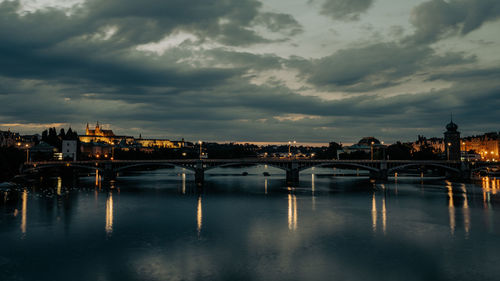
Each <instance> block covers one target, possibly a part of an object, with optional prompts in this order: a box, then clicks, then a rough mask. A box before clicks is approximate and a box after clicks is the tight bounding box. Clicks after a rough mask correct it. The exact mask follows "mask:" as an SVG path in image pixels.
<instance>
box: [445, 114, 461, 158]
mask: <svg viewBox="0 0 500 281" xmlns="http://www.w3.org/2000/svg"><path fill="white" fill-rule="evenodd" d="M457 129H458V125H457V124H455V123H453V118H452V119H451V121H450V123H448V125H446V132H444V146H445V152H446V159H447V160H451V161H459V160H460V132H459V131H457Z"/></svg>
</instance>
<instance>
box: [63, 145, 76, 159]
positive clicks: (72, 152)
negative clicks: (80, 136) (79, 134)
mask: <svg viewBox="0 0 500 281" xmlns="http://www.w3.org/2000/svg"><path fill="white" fill-rule="evenodd" d="M61 152H62V154H63V155H62V157H63V159H67V158H71V159H73V161H76V154H77V141H76V140H63V141H62V147H61Z"/></svg>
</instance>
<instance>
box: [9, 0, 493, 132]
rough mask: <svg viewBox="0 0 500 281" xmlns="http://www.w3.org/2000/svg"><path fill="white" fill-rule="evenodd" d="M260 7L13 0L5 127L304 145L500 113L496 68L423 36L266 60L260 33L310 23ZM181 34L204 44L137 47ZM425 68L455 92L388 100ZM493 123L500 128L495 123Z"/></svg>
mask: <svg viewBox="0 0 500 281" xmlns="http://www.w3.org/2000/svg"><path fill="white" fill-rule="evenodd" d="M330 2H331V3H333V2H336V3H337V4H338V5H339V3H347V2H341V1H329V3H330ZM368 2H369V3H368ZM350 3H351V4H352V3H355V4H352V5H354V6H353V7H358V8H356V9H354V8H349V9H350V10H349V9H348V8H345V9H344V14H345V15H350V16H349V18H339V19H342V20H345V19H355V18H356V17H357V15H359V13H362V12H363V11H366V9H367V8H368V7H369V6H370V5H369V4H371V1H366V2H363V3H368V6H366V8H362V7H364V6H363V5H361V4H360V3H361V2H357V1H351V2H350ZM356 3H357V4H356ZM450 3H452V2H450ZM356 5H358V6H356ZM261 6H262V5H261V4H260V2H258V1H255V0H242V1H238V2H234V1H233V2H231V1H222V0H220V1H219V0H217V1H216V0H209V1H207V0H203V1H202V0H199V1H192V2H191V3H190V4H189V5H186V3H185V1H151V0H148V1H117V0H113V1H97V0H91V1H89V2H86V3H85V4H83V5H82V6H79V7H78V8H75V9H74V10H72V13H71V14H70V15H67V14H65V13H63V12H61V11H60V10H57V9H44V10H38V11H35V12H30V13H26V14H24V15H22V16H21V15H19V14H18V13H17V10H18V9H19V7H20V6H19V2H18V1H7V2H2V3H0V38H1V40H2V41H1V42H0V43H1V44H0V65H1V67H0V104H3V105H8V106H5V107H4V109H3V110H2V112H1V114H0V118H1V123H7V122H10V123H18V122H21V123H52V122H64V123H71V124H76V126H78V124H82V126H83V124H84V123H85V122H87V121H90V122H93V121H95V120H100V121H102V122H105V123H111V124H113V127H115V128H117V129H118V132H120V133H123V134H134V133H136V132H138V130H141V131H142V133H145V134H147V135H150V136H161V137H165V136H168V137H179V138H180V137H186V138H187V139H199V138H200V136H203V138H204V139H212V140H224V139H228V140H243V141H244V140H249V141H250V140H254V141H257V140H267V141H280V140H283V139H285V140H286V139H290V138H289V136H291V135H294V136H296V137H297V138H300V139H302V140H304V141H306V140H307V141H315V140H316V141H317V140H321V141H325V140H330V139H332V138H336V139H341V140H343V141H356V140H357V139H359V137H360V134H370V135H375V136H378V135H384V136H386V137H387V138H389V137H391V138H394V139H396V138H406V137H408V138H413V137H414V135H416V134H417V132H416V129H417V128H422V127H424V128H430V129H431V130H434V131H435V132H439V134H440V132H441V129H442V128H441V124H440V123H442V122H441V121H442V120H436V116H441V113H436V112H440V111H443V113H442V115H443V119H446V118H447V116H448V115H449V112H450V111H453V113H454V114H455V115H456V116H457V118H459V116H467V120H464V122H463V126H469V128H478V126H479V125H477V124H475V123H474V122H475V121H478V120H495V118H494V116H498V114H499V112H498V111H499V109H498V108H500V106H499V101H498V96H499V95H498V94H499V92H498V90H499V87H500V85H499V83H498V82H497V80H498V79H497V77H498V75H499V72H498V69H497V68H479V67H477V65H475V64H477V63H478V62H477V60H476V58H475V57H474V56H473V55H470V54H467V53H460V52H451V51H446V50H445V51H442V52H440V53H437V51H436V50H434V49H433V48H432V46H430V45H428V44H426V43H422V42H417V43H416V41H414V40H413V41H412V40H406V41H404V40H403V42H386V43H376V42H366V43H365V44H363V45H360V46H355V47H351V48H344V49H341V50H339V51H336V52H334V53H333V54H331V55H329V56H325V57H322V58H317V59H308V58H304V57H299V56H291V57H288V58H285V57H280V56H279V54H274V53H268V54H263V53H264V52H262V51H261V50H260V49H259V48H260V47H261V46H262V45H265V44H266V43H272V42H276V41H275V39H273V40H271V39H268V38H266V37H264V36H263V35H261V34H260V33H258V32H257V31H256V30H258V29H259V28H260V29H262V28H265V29H267V31H268V32H271V33H275V35H278V36H279V37H280V39H279V40H281V41H285V40H286V39H287V38H289V37H290V36H294V35H296V34H299V33H300V32H304V30H305V28H303V27H302V26H301V25H300V24H299V23H298V22H297V21H296V20H295V19H294V18H293V17H292V16H290V15H287V14H282V13H274V12H263V11H262V7H261ZM337 7H341V6H337ZM339 9H340V8H339ZM487 18H488V17H487ZM490 18H491V17H490ZM484 20H486V19H484ZM256 26H257V28H255V27H256ZM419 32H420V31H419V29H418V28H417V33H416V34H420V33H419ZM182 33H187V34H190V35H193V36H192V37H193V38H190V39H189V40H184V41H183V42H182V43H181V44H173V46H170V47H168V48H166V49H164V50H161V51H158V52H156V51H154V50H153V51H144V50H143V49H141V51H140V50H138V49H137V48H138V46H141V45H142V46H144V44H153V45H155V44H157V45H161V42H162V40H164V38H166V37H169V36H175V35H176V34H182ZM439 34H441V33H439ZM399 36H401V33H399ZM415 36H417V35H415ZM439 36H441V35H439ZM169 38H170V37H169ZM206 43H207V44H206ZM256 44H262V45H257V47H254V48H255V50H256V52H251V51H249V49H247V51H243V49H242V48H235V46H238V47H241V46H251V45H256ZM207 45H210V47H206V46H207ZM269 46H271V47H273V46H274V45H269ZM269 46H265V47H266V50H271V51H269V52H272V48H269ZM153 49H154V48H153ZM237 50H238V51H237ZM250 50H251V49H250ZM290 70H293V71H298V73H299V75H298V77H297V80H299V81H294V82H300V83H303V82H307V83H303V87H302V88H300V89H299V90H291V89H290V88H289V87H287V84H286V83H285V82H283V81H282V80H281V79H280V78H279V75H280V74H281V75H284V76H287V75H288V77H286V78H287V79H288V80H293V79H292V78H293V75H294V74H292V72H287V71H290ZM283 73H285V74H283ZM417 75H419V76H421V77H423V79H427V81H428V82H429V81H430V82H435V81H445V82H446V83H447V85H448V86H449V88H447V89H440V90H429V91H421V92H420V93H419V94H407V93H404V92H402V93H397V94H393V95H391V97H387V96H384V95H383V91H384V89H385V88H386V87H389V86H394V85H400V84H402V83H404V82H405V81H408V80H411V79H412V78H414V77H415V76H417ZM255 80H258V81H259V82H256V81H255ZM450 85H451V86H450ZM302 90H312V91H313V92H314V90H317V91H326V92H328V91H340V92H343V93H344V94H346V95H345V96H344V98H342V99H338V100H325V99H322V98H320V97H317V96H304V95H301V94H300V92H301V91H302ZM352 92H355V93H352ZM377 92H380V94H377ZM410 92H415V91H414V90H413V91H410ZM477 97H480V98H477ZM480 102H483V103H484V105H483V106H482V107H481V106H480ZM470 105H473V106H470ZM464 119H465V118H464ZM443 122H444V121H443ZM436 123H437V124H438V127H436V125H435V124H436ZM478 123H479V122H478ZM482 124H483V125H484V124H485V123H484V122H482ZM461 126H462V124H461ZM484 126H486V127H487V128H493V127H494V126H495V122H494V121H492V122H491V124H489V123H488V124H485V125H484ZM134 128H140V129H134ZM381 128H393V129H394V131H382V129H381ZM77 129H79V128H78V127H77ZM80 129H81V128H80ZM120 130H121V131H120ZM398 130H399V131H398ZM398 134H399V135H398Z"/></svg>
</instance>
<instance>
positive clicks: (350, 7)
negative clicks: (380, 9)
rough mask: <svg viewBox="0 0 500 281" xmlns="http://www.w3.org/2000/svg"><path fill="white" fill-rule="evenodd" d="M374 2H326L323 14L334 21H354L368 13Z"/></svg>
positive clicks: (342, 0)
mask: <svg viewBox="0 0 500 281" xmlns="http://www.w3.org/2000/svg"><path fill="white" fill-rule="evenodd" d="M373 2H374V1H373V0H326V1H325V2H324V3H323V5H322V6H321V12H320V13H321V14H323V15H326V16H329V17H331V18H333V19H334V20H343V21H353V20H358V19H359V16H360V15H361V14H362V13H364V12H366V11H367V10H368V9H369V8H370V7H371V6H372V4H373Z"/></svg>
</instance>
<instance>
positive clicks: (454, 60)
mask: <svg viewBox="0 0 500 281" xmlns="http://www.w3.org/2000/svg"><path fill="white" fill-rule="evenodd" d="M474 61H475V58H474V57H470V56H469V57H467V56H466V54H464V53H452V52H449V53H446V54H444V55H437V54H436V53H435V51H434V50H433V49H432V48H430V47H428V46H419V45H404V44H397V43H377V44H372V45H368V46H365V47H360V48H350V49H342V50H339V51H337V52H335V53H334V54H333V55H330V56H327V57H323V58H321V59H317V60H313V61H305V60H301V59H300V58H292V59H291V62H290V64H289V65H290V66H291V67H297V68H299V69H300V71H301V73H302V76H303V77H305V78H306V79H307V81H308V82H310V83H312V84H313V85H316V86H318V87H326V88H330V89H337V90H344V91H358V92H359V91H369V90H376V89H380V88H384V87H388V86H394V85H397V84H399V83H400V82H401V81H398V79H401V78H404V77H408V76H410V75H412V74H414V73H416V72H418V71H421V70H424V69H426V68H427V67H437V66H440V67H443V66H449V65H457V64H466V63H471V62H474Z"/></svg>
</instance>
